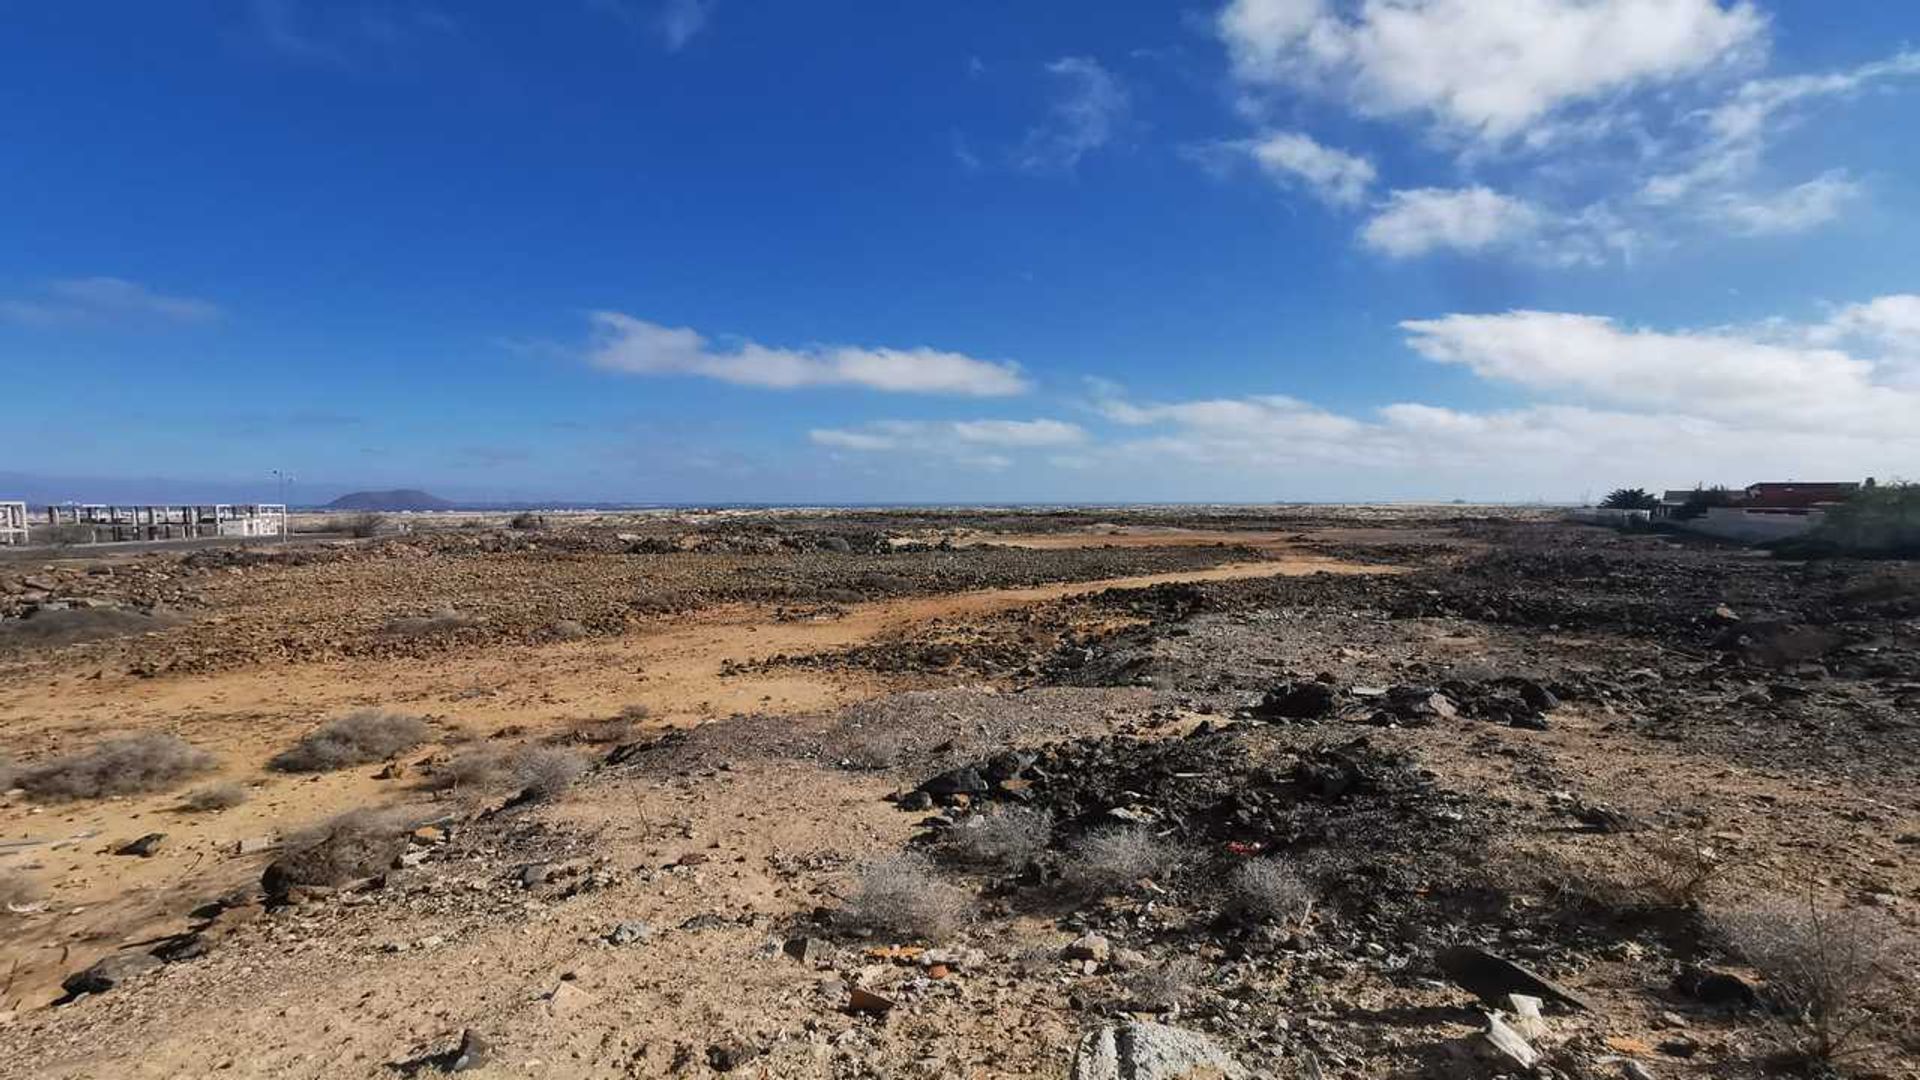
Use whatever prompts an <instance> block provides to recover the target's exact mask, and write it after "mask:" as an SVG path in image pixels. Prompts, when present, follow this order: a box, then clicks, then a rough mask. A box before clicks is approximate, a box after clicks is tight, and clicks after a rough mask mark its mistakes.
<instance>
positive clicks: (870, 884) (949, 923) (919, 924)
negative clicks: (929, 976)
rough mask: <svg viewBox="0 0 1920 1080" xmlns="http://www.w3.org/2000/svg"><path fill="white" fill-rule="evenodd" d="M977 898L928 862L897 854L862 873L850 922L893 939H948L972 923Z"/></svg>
mask: <svg viewBox="0 0 1920 1080" xmlns="http://www.w3.org/2000/svg"><path fill="white" fill-rule="evenodd" d="M971 913H972V902H971V900H970V898H969V897H968V896H967V894H966V893H964V892H962V891H960V890H959V889H956V888H954V887H953V886H951V885H948V884H947V883H946V882H943V881H941V880H940V879H939V878H938V877H937V876H936V875H935V874H934V872H933V869H932V867H930V866H929V865H928V864H927V862H926V860H924V859H920V858H917V857H915V856H912V855H896V856H894V857H893V858H890V859H883V860H881V861H880V862H876V863H872V864H870V865H868V866H867V867H866V868H865V869H863V870H862V871H861V872H860V878H859V881H858V883H857V885H856V888H855V890H854V894H853V897H852V898H851V899H850V900H848V901H847V906H846V912H845V915H846V920H847V922H848V923H850V924H851V925H852V926H854V927H855V928H857V929H861V930H866V931H869V932H872V933H878V934H883V935H886V936H887V937H890V938H898V939H903V940H920V941H934V942H938V941H945V940H946V939H947V938H950V937H952V936H953V935H954V933H955V932H956V931H958V930H959V929H960V928H961V927H962V926H964V925H965V924H966V922H967V919H968V916H969V915H970V914H971Z"/></svg>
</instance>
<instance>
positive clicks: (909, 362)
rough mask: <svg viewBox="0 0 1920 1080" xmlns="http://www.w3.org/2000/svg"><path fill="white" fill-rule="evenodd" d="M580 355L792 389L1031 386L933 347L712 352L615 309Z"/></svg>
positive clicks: (693, 336)
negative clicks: (584, 352) (816, 387)
mask: <svg viewBox="0 0 1920 1080" xmlns="http://www.w3.org/2000/svg"><path fill="white" fill-rule="evenodd" d="M592 319H593V340H592V343H591V345H590V347H589V349H588V353H587V357H588V359H589V361H590V362H592V363H593V364H594V365H595V366H596V367H601V368H605V369H606V370H609V371H620V372H627V373H630V374H636V375H697V376H701V377H704V378H709V379H719V380H721V381H722V382H729V383H736V384H739V385H742V386H758V387H765V388H768V389H777V390H791V389H796V388H800V387H810V386H859V387H865V388H867V389H870V390H883V391H889V392H893V393H904V394H952V395H957V396H962V397H1004V396H1008V395H1012V394H1020V393H1025V392H1026V391H1027V390H1028V389H1029V388H1030V387H1029V384H1028V383H1027V380H1026V379H1025V378H1024V377H1023V376H1022V375H1021V374H1020V369H1019V367H1018V366H1017V365H1015V364H1013V363H1010V362H1004V361H993V360H976V359H974V358H973V357H970V356H963V355H961V354H959V353H951V352H942V351H940V350H937V349H928V348H915V349H886V348H858V347H854V346H846V345H826V346H812V347H809V348H805V349H778V348H769V347H767V346H764V345H758V344H755V343H753V342H751V341H746V342H741V343H739V344H737V345H735V346H733V347H731V348H727V349H717V348H715V347H714V346H713V344H712V343H711V342H709V341H708V340H707V339H706V338H705V337H702V336H701V335H700V334H699V333H698V332H697V331H694V330H691V329H687V328H684V327H669V326H661V325H659V324H658V323H650V322H647V321H645V320H643V319H636V318H634V317H632V316H630V315H623V314H621V313H619V312H616V311H597V312H594V313H593V316H592Z"/></svg>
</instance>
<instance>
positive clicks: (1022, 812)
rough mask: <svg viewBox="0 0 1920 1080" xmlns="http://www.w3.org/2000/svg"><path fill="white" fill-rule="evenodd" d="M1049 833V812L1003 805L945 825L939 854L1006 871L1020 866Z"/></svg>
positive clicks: (1041, 846) (1030, 858)
mask: <svg viewBox="0 0 1920 1080" xmlns="http://www.w3.org/2000/svg"><path fill="white" fill-rule="evenodd" d="M1052 837H1053V815H1051V814H1048V813H1047V812H1045V811H1043V810H1029V809H1027V808H1025V807H1017V806H1015V807H1006V808H1003V809H999V810H989V811H983V812H981V813H978V814H971V815H969V816H967V817H966V818H965V819H963V820H961V821H960V822H958V823H957V824H955V825H954V827H953V828H951V829H948V830H947V833H946V836H945V838H944V840H943V842H942V843H941V845H940V855H941V857H942V858H945V859H950V860H952V861H953V862H957V863H961V864H963V865H967V866H980V867H988V868H991V869H994V870H1002V871H1006V872H1009V873H1012V872H1016V871H1020V870H1024V869H1026V867H1027V864H1028V863H1031V862H1032V861H1033V860H1034V859H1035V858H1036V857H1037V856H1038V855H1039V854H1040V853H1041V852H1042V851H1045V850H1046V849H1047V842H1048V841H1049V840H1051V839H1052Z"/></svg>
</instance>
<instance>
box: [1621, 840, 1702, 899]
mask: <svg viewBox="0 0 1920 1080" xmlns="http://www.w3.org/2000/svg"><path fill="white" fill-rule="evenodd" d="M1628 835H1629V836H1630V837H1632V838H1633V839H1630V840H1629V841H1628V847H1629V848H1630V850H1631V851H1632V852H1633V854H1634V859H1633V867H1634V869H1633V870H1632V871H1630V872H1629V874H1628V878H1627V881H1626V882H1625V889H1626V895H1627V896H1628V897H1629V898H1630V899H1632V900H1634V901H1636V902H1638V903H1639V904H1641V905H1643V906H1646V907H1659V908H1691V907H1697V906H1699V904H1700V902H1701V901H1703V900H1705V899H1706V898H1707V893H1708V891H1709V890H1710V889H1711V888H1712V887H1713V883H1714V881H1715V880H1716V879H1717V878H1718V877H1719V876H1720V872H1721V871H1722V870H1723V869H1724V868H1725V867H1724V864H1723V863H1722V861H1721V859H1720V857H1719V856H1718V855H1716V854H1715V853H1714V852H1713V851H1712V849H1710V848H1704V847H1701V846H1700V845H1699V844H1697V843H1692V842H1689V841H1688V840H1687V839H1686V838H1685V837H1674V836H1656V835H1652V834H1645V833H1630V834H1628Z"/></svg>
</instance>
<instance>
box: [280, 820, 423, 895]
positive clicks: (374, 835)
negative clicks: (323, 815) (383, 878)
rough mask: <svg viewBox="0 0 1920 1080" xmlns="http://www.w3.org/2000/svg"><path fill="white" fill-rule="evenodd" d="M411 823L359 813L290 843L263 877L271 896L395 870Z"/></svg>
mask: <svg viewBox="0 0 1920 1080" xmlns="http://www.w3.org/2000/svg"><path fill="white" fill-rule="evenodd" d="M410 825H411V821H410V820H409V819H407V818H405V817H403V816H401V815H398V814H394V813H391V812H388V813H380V812H376V811H371V810H356V811H354V812H352V813H349V814H343V815H341V816H340V817H337V818H334V819H333V820H332V821H329V822H327V823H326V824H324V825H322V826H320V827H318V828H315V829H310V830H308V831H306V832H303V833H299V834H296V835H295V836H293V837H290V838H288V840H287V842H286V844H285V845H284V846H283V847H282V850H281V854H280V857H279V858H277V859H275V860H274V861H273V863H272V864H271V865H269V866H268V867H267V869H266V873H264V874H262V875H261V878H260V884H261V887H262V888H264V889H266V891H267V892H268V894H270V895H274V896H284V895H286V893H287V890H288V889H290V888H292V887H293V886H296V885H323V886H329V887H331V886H335V885H344V884H346V883H347V882H350V881H357V880H359V879H361V878H366V877H372V876H374V875H375V874H379V873H381V872H383V871H385V870H387V869H388V868H389V867H391V866H392V865H393V862H394V860H395V859H398V858H399V857H400V854H401V853H402V852H404V851H405V850H406V849H407V838H406V832H407V829H408V828H409V827H410Z"/></svg>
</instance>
